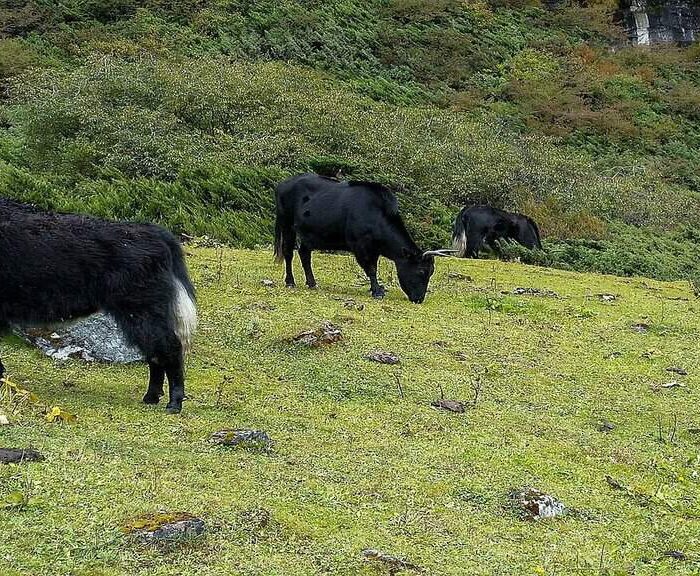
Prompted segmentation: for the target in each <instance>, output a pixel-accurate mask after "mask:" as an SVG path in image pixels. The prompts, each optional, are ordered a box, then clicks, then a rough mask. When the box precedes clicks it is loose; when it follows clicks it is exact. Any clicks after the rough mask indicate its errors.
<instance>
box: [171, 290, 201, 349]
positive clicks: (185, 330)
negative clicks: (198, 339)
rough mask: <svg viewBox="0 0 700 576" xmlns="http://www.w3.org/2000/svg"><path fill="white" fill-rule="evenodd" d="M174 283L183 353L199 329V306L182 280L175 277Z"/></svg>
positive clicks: (176, 313)
mask: <svg viewBox="0 0 700 576" xmlns="http://www.w3.org/2000/svg"><path fill="white" fill-rule="evenodd" d="M173 283H174V284H175V299H174V300H173V319H174V320H175V333H176V334H177V337H178V338H179V339H180V343H181V344H182V351H183V353H187V351H188V350H189V348H190V345H191V344H192V337H193V336H194V333H195V331H196V330H197V307H196V306H195V304H194V301H193V300H192V298H190V295H189V294H188V293H187V290H185V287H184V286H183V285H182V282H180V281H179V280H178V279H177V278H173Z"/></svg>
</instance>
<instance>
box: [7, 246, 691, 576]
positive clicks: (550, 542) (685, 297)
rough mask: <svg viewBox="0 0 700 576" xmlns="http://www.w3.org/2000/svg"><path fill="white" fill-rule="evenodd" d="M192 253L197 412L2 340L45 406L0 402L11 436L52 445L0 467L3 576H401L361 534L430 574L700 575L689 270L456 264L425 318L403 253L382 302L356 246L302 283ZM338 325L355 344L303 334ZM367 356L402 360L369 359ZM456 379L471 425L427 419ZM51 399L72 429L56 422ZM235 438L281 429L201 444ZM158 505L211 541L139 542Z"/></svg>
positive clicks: (192, 399) (270, 266)
mask: <svg viewBox="0 0 700 576" xmlns="http://www.w3.org/2000/svg"><path fill="white" fill-rule="evenodd" d="M188 252H189V253H190V255H189V258H188V263H189V265H190V269H191V271H192V275H193V279H194V282H195V284H196V285H197V287H198V296H199V310H200V316H201V330H200V332H199V334H198V336H197V338H196V340H195V344H194V348H193V351H192V355H191V356H190V357H189V360H188V383H187V394H188V397H189V400H187V401H186V402H185V405H184V410H183V413H182V414H181V415H180V416H178V417H172V416H167V415H166V414H165V410H164V407H163V405H162V404H161V405H160V406H157V407H147V406H144V405H142V404H140V402H139V400H140V398H141V396H142V394H143V392H144V389H145V384H146V368H145V366H142V365H136V366H127V367H125V366H104V365H95V364H92V365H85V364H82V363H78V362H76V361H71V362H68V363H64V364H56V363H54V362H52V361H51V360H49V359H47V358H45V357H43V356H42V355H41V354H40V353H39V352H38V351H36V350H34V349H31V348H29V347H27V346H22V345H21V344H20V343H19V342H16V343H15V345H12V346H10V345H6V346H3V347H2V353H3V361H4V362H5V363H6V365H7V367H8V369H9V370H10V374H9V376H10V378H11V379H12V381H14V382H15V383H17V384H19V385H21V386H22V387H23V388H27V389H29V390H31V391H32V392H33V393H34V394H36V395H37V396H38V398H39V400H38V403H36V404H28V403H27V402H24V401H22V400H21V398H18V397H11V398H8V397H6V396H3V395H2V394H0V412H2V413H4V414H6V415H7V416H8V417H9V418H10V422H11V423H12V425H11V426H3V427H1V428H0V437H1V438H2V445H3V446H27V445H31V446H34V447H35V448H37V449H39V450H40V451H41V452H42V453H43V454H44V455H45V456H46V460H45V461H44V462H39V463H32V464H23V465H21V466H19V465H2V466H0V526H1V527H2V528H1V529H0V533H1V534H2V536H3V537H2V538H0V567H1V568H0V572H2V574H3V576H55V575H57V574H66V575H68V574H70V575H75V576H125V575H128V576H308V575H326V576H360V575H363V576H381V575H386V574H388V571H387V570H382V569H380V568H378V567H374V566H372V565H371V564H370V563H369V562H366V561H364V560H363V559H362V557H361V554H360V552H361V551H362V550H363V549H366V548H378V549H380V550H382V551H384V552H386V553H389V554H393V555H396V556H400V557H404V558H406V559H408V560H409V561H411V562H414V563H415V564H418V565H419V566H421V567H423V568H424V569H425V572H424V574H426V575H434V576H448V575H454V576H458V575H459V576H463V575H465V574H469V575H474V576H478V575H483V576H487V575H488V576H493V575H499V576H538V575H539V576H562V575H567V576H568V575H578V574H596V575H600V576H602V575H609V576H612V575H617V576H623V575H624V576H632V575H634V576H672V575H673V576H690V575H696V574H697V573H698V568H699V567H700V531H699V530H698V524H699V522H700V481H699V480H698V475H699V474H700V459H699V458H698V448H699V447H700V417H699V415H698V410H697V406H698V402H699V401H700V377H699V375H700V358H699V356H698V354H697V350H698V344H697V342H698V338H700V326H698V323H697V315H698V301H697V300H695V299H694V298H693V295H692V293H691V292H690V290H689V286H688V284H687V283H686V282H677V283H673V284H670V283H661V282H656V281H653V280H645V279H627V278H625V279H623V278H615V277H605V276H597V275H596V276H594V275H587V274H580V273H572V272H564V271H559V270H551V269H544V268H533V267H528V266H523V265H515V264H511V263H501V262H489V261H483V260H482V261H474V260H462V261H456V260H455V261H449V262H446V263H444V264H443V265H442V266H440V267H439V268H438V270H437V272H436V274H435V276H434V277H433V280H432V282H431V292H430V293H429V294H428V297H427V299H426V302H425V303H424V304H422V305H420V306H416V305H414V304H411V303H409V302H408V300H406V298H405V297H404V296H403V294H402V293H401V292H400V290H399V288H398V286H397V285H396V282H395V279H394V280H393V281H392V276H393V270H392V267H390V266H387V265H385V264H383V265H382V267H381V270H380V276H381V277H382V279H383V280H384V281H385V282H386V284H387V286H388V288H389V294H388V296H387V298H386V299H385V300H384V301H376V300H373V299H372V298H370V297H369V295H368V293H367V284H366V282H364V281H362V273H361V271H360V270H359V268H358V267H357V266H356V265H355V264H354V262H353V260H352V258H351V257H349V256H331V255H324V254H322V255H319V256H317V257H316V258H315V264H316V268H317V277H318V280H319V283H320V289H319V290H318V291H310V290H306V289H297V290H288V289H286V288H284V287H283V286H282V283H281V275H282V270H281V269H280V268H278V267H276V266H275V265H274V263H273V262H272V260H271V258H270V254H269V251H267V250H260V251H239V250H236V251H234V250H228V249H224V250H222V251H219V250H216V249H193V248H191V247H190V248H188ZM264 278H274V279H275V280H276V281H277V287H267V286H264V285H262V284H261V280H262V279H264ZM517 287H524V288H536V289H539V290H540V291H541V293H542V294H550V295H549V296H537V295H534V296H517V295H515V294H513V291H514V289H515V288H517ZM547 291H554V292H556V293H557V294H558V297H553V296H551V293H550V292H547ZM600 293H605V294H613V295H616V296H617V298H616V299H615V300H613V301H603V300H602V299H601V297H600V296H599V294H600ZM323 320H330V321H332V322H333V323H334V324H336V325H337V326H339V327H340V328H341V329H342V331H343V334H344V339H343V340H342V341H341V342H338V343H336V344H333V345H329V346H327V347H325V348H321V349H308V348H305V347H304V346H301V345H299V344H295V343H293V342H290V338H291V337H293V336H295V335H296V334H298V333H299V332H301V331H304V330H308V329H313V328H316V327H317V326H318V325H319V324H320V323H321V322H322V321H323ZM637 323H644V324H645V325H647V326H648V328H647V330H646V333H642V332H644V331H638V330H634V329H633V326H634V325H636V324H637ZM7 344H10V343H9V342H7ZM373 350H388V351H390V352H393V353H395V354H398V355H399V357H400V359H401V364H400V365H397V366H386V365H381V364H376V363H373V362H369V361H367V360H365V359H364V356H365V355H366V354H368V353H369V352H371V351H373ZM670 366H676V367H679V368H683V369H685V370H686V371H687V372H688V375H687V376H680V375H678V374H674V373H671V372H668V371H667V368H668V367H670ZM397 378H398V379H399V382H400V383H401V390H402V392H403V394H401V392H400V390H399V388H398V386H397V380H396V379H397ZM674 380H675V381H678V382H680V384H681V385H682V386H675V387H669V388H664V387H663V386H662V385H664V384H668V383H670V382H671V381H674ZM440 388H442V390H443V391H444V394H445V397H446V398H449V399H457V400H463V401H465V402H466V403H467V406H468V408H467V411H466V413H464V414H453V413H449V412H444V411H439V410H436V409H434V408H432V407H431V406H430V403H431V402H432V401H434V400H436V399H437V398H438V397H439V395H440ZM477 389H480V392H479V394H478V398H477V401H476V406H474V405H473V400H474V398H475V394H476V392H475V391H476V390H477ZM43 405H48V406H49V407H50V408H51V407H54V406H59V407H60V408H61V409H63V410H65V411H68V412H70V413H72V414H74V415H76V416H77V420H76V421H75V422H73V423H67V424H60V423H58V424H51V423H48V422H47V421H46V419H45V416H44V415H43V414H42V409H41V408H42V406H43ZM606 421H607V422H610V423H611V424H612V427H611V426H607V427H601V424H602V423H604V422H606ZM242 427H246V428H247V427H249V428H254V429H264V430H266V431H267V432H268V433H269V434H270V436H271V437H272V439H273V440H274V441H275V445H274V449H273V451H272V453H270V454H265V453H258V452H251V451H247V450H242V449H227V448H222V447H218V446H212V445H211V444H210V443H209V441H208V438H209V436H210V435H211V434H212V433H214V432H215V431H217V430H220V429H222V428H242ZM607 476H609V477H610V478H611V480H612V485H611V482H610V481H608V480H606V477H607ZM615 482H617V485H619V488H617V489H616V488H615V487H614V486H615ZM521 486H534V487H536V488H538V489H540V490H544V491H545V492H548V493H550V494H553V495H554V496H556V497H557V498H559V499H561V500H562V501H563V502H564V503H565V504H566V505H567V506H568V508H569V509H570V513H569V514H568V515H566V516H564V517H561V518H556V519H550V520H542V521H537V522H532V521H527V520H524V519H522V518H521V517H520V516H519V515H518V512H517V511H516V510H514V509H513V508H512V507H511V505H510V504H509V500H508V493H509V491H510V490H511V489H513V488H517V487H521ZM159 510H160V511H164V512H166V513H173V512H189V513H191V514H196V515H199V516H201V517H202V518H203V519H204V520H205V522H206V523H207V526H208V532H207V533H206V534H205V535H204V536H203V537H202V538H199V539H197V540H195V541H194V542H191V543H187V544H184V545H179V546H170V547H168V546H163V547H154V546H144V545H139V544H138V543H135V542H133V541H131V540H130V539H129V538H128V537H126V536H125V535H124V534H123V533H122V531H121V528H122V527H123V526H124V525H125V524H129V523H130V521H132V520H133V519H134V518H136V517H138V516H141V515H143V514H148V513H153V512H157V511H159ZM672 551H677V552H679V553H682V554H683V555H684V556H681V557H679V558H673V557H671V556H669V555H668V553H669V552H672ZM683 558H685V559H683ZM403 574H406V575H408V574H411V572H404V573H403Z"/></svg>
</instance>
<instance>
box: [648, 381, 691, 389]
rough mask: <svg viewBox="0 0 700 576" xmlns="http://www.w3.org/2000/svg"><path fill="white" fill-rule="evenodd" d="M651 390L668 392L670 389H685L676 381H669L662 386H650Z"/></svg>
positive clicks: (683, 385)
mask: <svg viewBox="0 0 700 576" xmlns="http://www.w3.org/2000/svg"><path fill="white" fill-rule="evenodd" d="M651 388H652V390H670V389H671V388H685V384H683V383H682V382H678V381H677V380H671V381H670V382H665V383H663V384H652V385H651Z"/></svg>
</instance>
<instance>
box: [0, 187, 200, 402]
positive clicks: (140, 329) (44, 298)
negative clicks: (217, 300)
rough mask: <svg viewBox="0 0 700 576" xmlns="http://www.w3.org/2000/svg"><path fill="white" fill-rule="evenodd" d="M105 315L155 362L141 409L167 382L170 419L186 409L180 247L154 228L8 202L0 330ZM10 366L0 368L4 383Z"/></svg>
mask: <svg viewBox="0 0 700 576" xmlns="http://www.w3.org/2000/svg"><path fill="white" fill-rule="evenodd" d="M98 310H102V311H104V312H107V313H109V314H111V315H112V316H114V318H115V319H116V321H117V323H118V324H119V326H120V327H121V328H122V329H123V330H124V333H125V335H126V337H127V339H128V340H129V341H130V342H132V343H133V344H134V345H135V346H137V347H138V348H139V349H140V350H141V351H142V352H143V354H144V356H145V358H146V359H147V361H148V365H149V369H150V380H149V384H148V391H147V392H146V395H145V396H144V398H143V401H144V402H146V403H149V404H155V403H157V402H158V401H159V399H160V396H162V395H163V383H164V380H165V376H166V375H167V377H168V384H169V392H170V397H169V402H168V406H167V410H168V412H171V413H176V412H179V411H180V410H181V409H182V400H183V398H184V395H185V383H184V364H183V362H184V358H183V357H184V352H185V350H186V348H187V346H188V342H189V338H190V336H191V332H192V330H193V329H194V324H195V321H196V315H195V310H194V288H193V286H192V283H191V282H190V279H189V276H188V274H187V268H186V266H185V262H184V258H183V253H182V249H181V247H180V244H179V242H178V241H177V239H176V238H175V237H174V236H173V235H172V234H170V233H169V232H167V231H166V230H164V229H162V228H160V227H158V226H154V225H148V224H145V225H144V224H133V223H126V222H107V221H104V220H99V219H97V218H92V217H89V216H79V215H72V214H53V213H47V212H43V211H41V210H38V209H36V208H35V207H33V206H28V205H26V204H19V203H17V202H14V201H10V200H7V199H3V198H0V332H2V331H3V329H4V330H7V329H8V328H9V325H10V324H12V323H20V324H32V323H51V322H61V321H65V320H70V319H72V318H78V317H81V316H86V315H89V314H92V313H94V312H97V311H98ZM3 371H4V367H3V366H2V362H0V377H1V376H2V374H3Z"/></svg>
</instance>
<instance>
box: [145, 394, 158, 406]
mask: <svg viewBox="0 0 700 576" xmlns="http://www.w3.org/2000/svg"><path fill="white" fill-rule="evenodd" d="M158 402H160V396H158V395H155V396H151V395H150V394H146V395H145V396H144V397H143V403H144V404H158Z"/></svg>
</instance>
